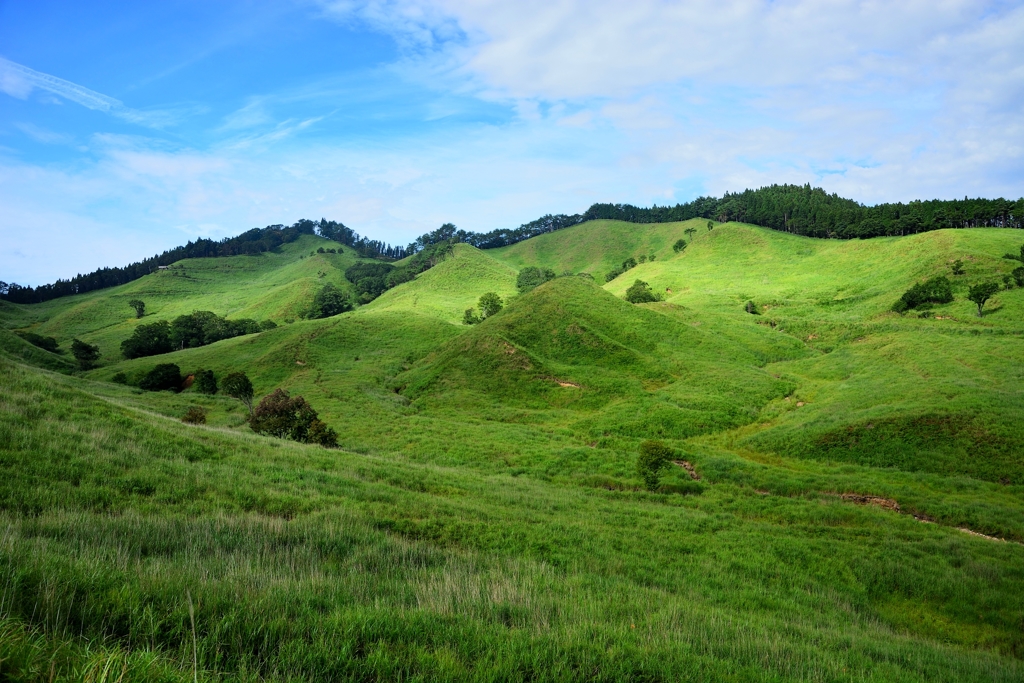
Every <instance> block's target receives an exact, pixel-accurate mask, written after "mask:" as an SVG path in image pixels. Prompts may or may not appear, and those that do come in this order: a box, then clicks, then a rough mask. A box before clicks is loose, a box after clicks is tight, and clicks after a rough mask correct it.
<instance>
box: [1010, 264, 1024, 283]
mask: <svg viewBox="0 0 1024 683" xmlns="http://www.w3.org/2000/svg"><path fill="white" fill-rule="evenodd" d="M1010 275H1012V276H1013V281H1014V282H1016V283H1017V286H1018V287H1024V266H1020V267H1018V268H1014V269H1013V272H1012V273H1010Z"/></svg>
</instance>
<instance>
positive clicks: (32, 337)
mask: <svg viewBox="0 0 1024 683" xmlns="http://www.w3.org/2000/svg"><path fill="white" fill-rule="evenodd" d="M15 334H16V335H18V336H19V337H21V338H22V339H24V340H25V341H27V342H28V343H29V344H31V345H32V346H38V347H39V348H41V349H42V350H43V351H49V352H50V353H59V352H60V344H58V343H57V340H56V339H55V338H54V337H44V336H43V335H41V334H36V333H35V332H15Z"/></svg>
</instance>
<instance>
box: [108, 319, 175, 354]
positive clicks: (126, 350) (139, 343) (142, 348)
mask: <svg viewBox="0 0 1024 683" xmlns="http://www.w3.org/2000/svg"><path fill="white" fill-rule="evenodd" d="M173 350H174V347H173V346H172V345H171V326H170V323H168V322H167V321H165V320H161V321H160V322H156V323H150V324H149V325H139V326H138V327H136V328H135V331H134V332H133V333H132V336H131V337H129V338H128V339H125V340H124V341H123V342H121V353H122V354H123V355H124V357H125V358H129V359H131V358H142V357H144V356H156V355H158V354H161V353H169V352H170V351H173Z"/></svg>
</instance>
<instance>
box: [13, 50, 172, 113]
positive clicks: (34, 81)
mask: <svg viewBox="0 0 1024 683" xmlns="http://www.w3.org/2000/svg"><path fill="white" fill-rule="evenodd" d="M34 89H38V90H42V91H44V92H47V93H50V94H52V95H57V96H59V97H62V98H64V99H65V100H68V101H70V102H75V103H76V104H80V105H82V106H83V107H85V108H86V109H92V110H94V111H101V112H104V113H107V114H110V115H112V116H116V117H117V118H119V119H122V120H124V121H128V122H129V123H134V124H138V125H141V126H148V127H151V128H162V127H164V126H167V125H170V124H172V123H173V122H174V121H176V120H177V119H178V118H179V117H180V115H181V113H182V112H177V113H176V112H172V111H170V110H163V111H140V110H138V109H131V108H129V107H126V106H125V105H124V103H123V102H121V101H120V100H118V99H115V98H113V97H108V96H107V95H104V94H102V93H98V92H96V91H95V90H89V89H88V88H86V87H83V86H81V85H78V84H77V83H72V82H71V81H66V80H64V79H63V78H57V77H56V76H51V75H50V74H45V73H42V72H41V71H35V70H34V69H30V68H28V67H27V66H23V65H21V64H18V63H16V62H12V61H10V60H9V59H5V58H3V57H0V90H2V91H3V92H5V93H7V94H8V95H11V96H12V97H17V98H18V99H22V100H23V99H26V98H27V97H28V96H29V95H30V94H31V93H32V91H33V90H34Z"/></svg>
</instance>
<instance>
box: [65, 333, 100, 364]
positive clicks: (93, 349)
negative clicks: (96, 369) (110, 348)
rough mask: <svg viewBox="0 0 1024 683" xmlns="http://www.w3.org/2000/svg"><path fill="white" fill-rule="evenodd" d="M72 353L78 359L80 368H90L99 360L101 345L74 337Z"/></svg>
mask: <svg viewBox="0 0 1024 683" xmlns="http://www.w3.org/2000/svg"><path fill="white" fill-rule="evenodd" d="M71 355H72V356H74V357H75V360H76V361H78V367H79V368H80V369H82V370H88V369H89V368H91V367H92V366H93V365H95V364H96V361H98V360H99V358H100V347H98V346H95V345H93V344H89V343H87V342H84V341H82V340H81V339H72V340H71Z"/></svg>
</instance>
